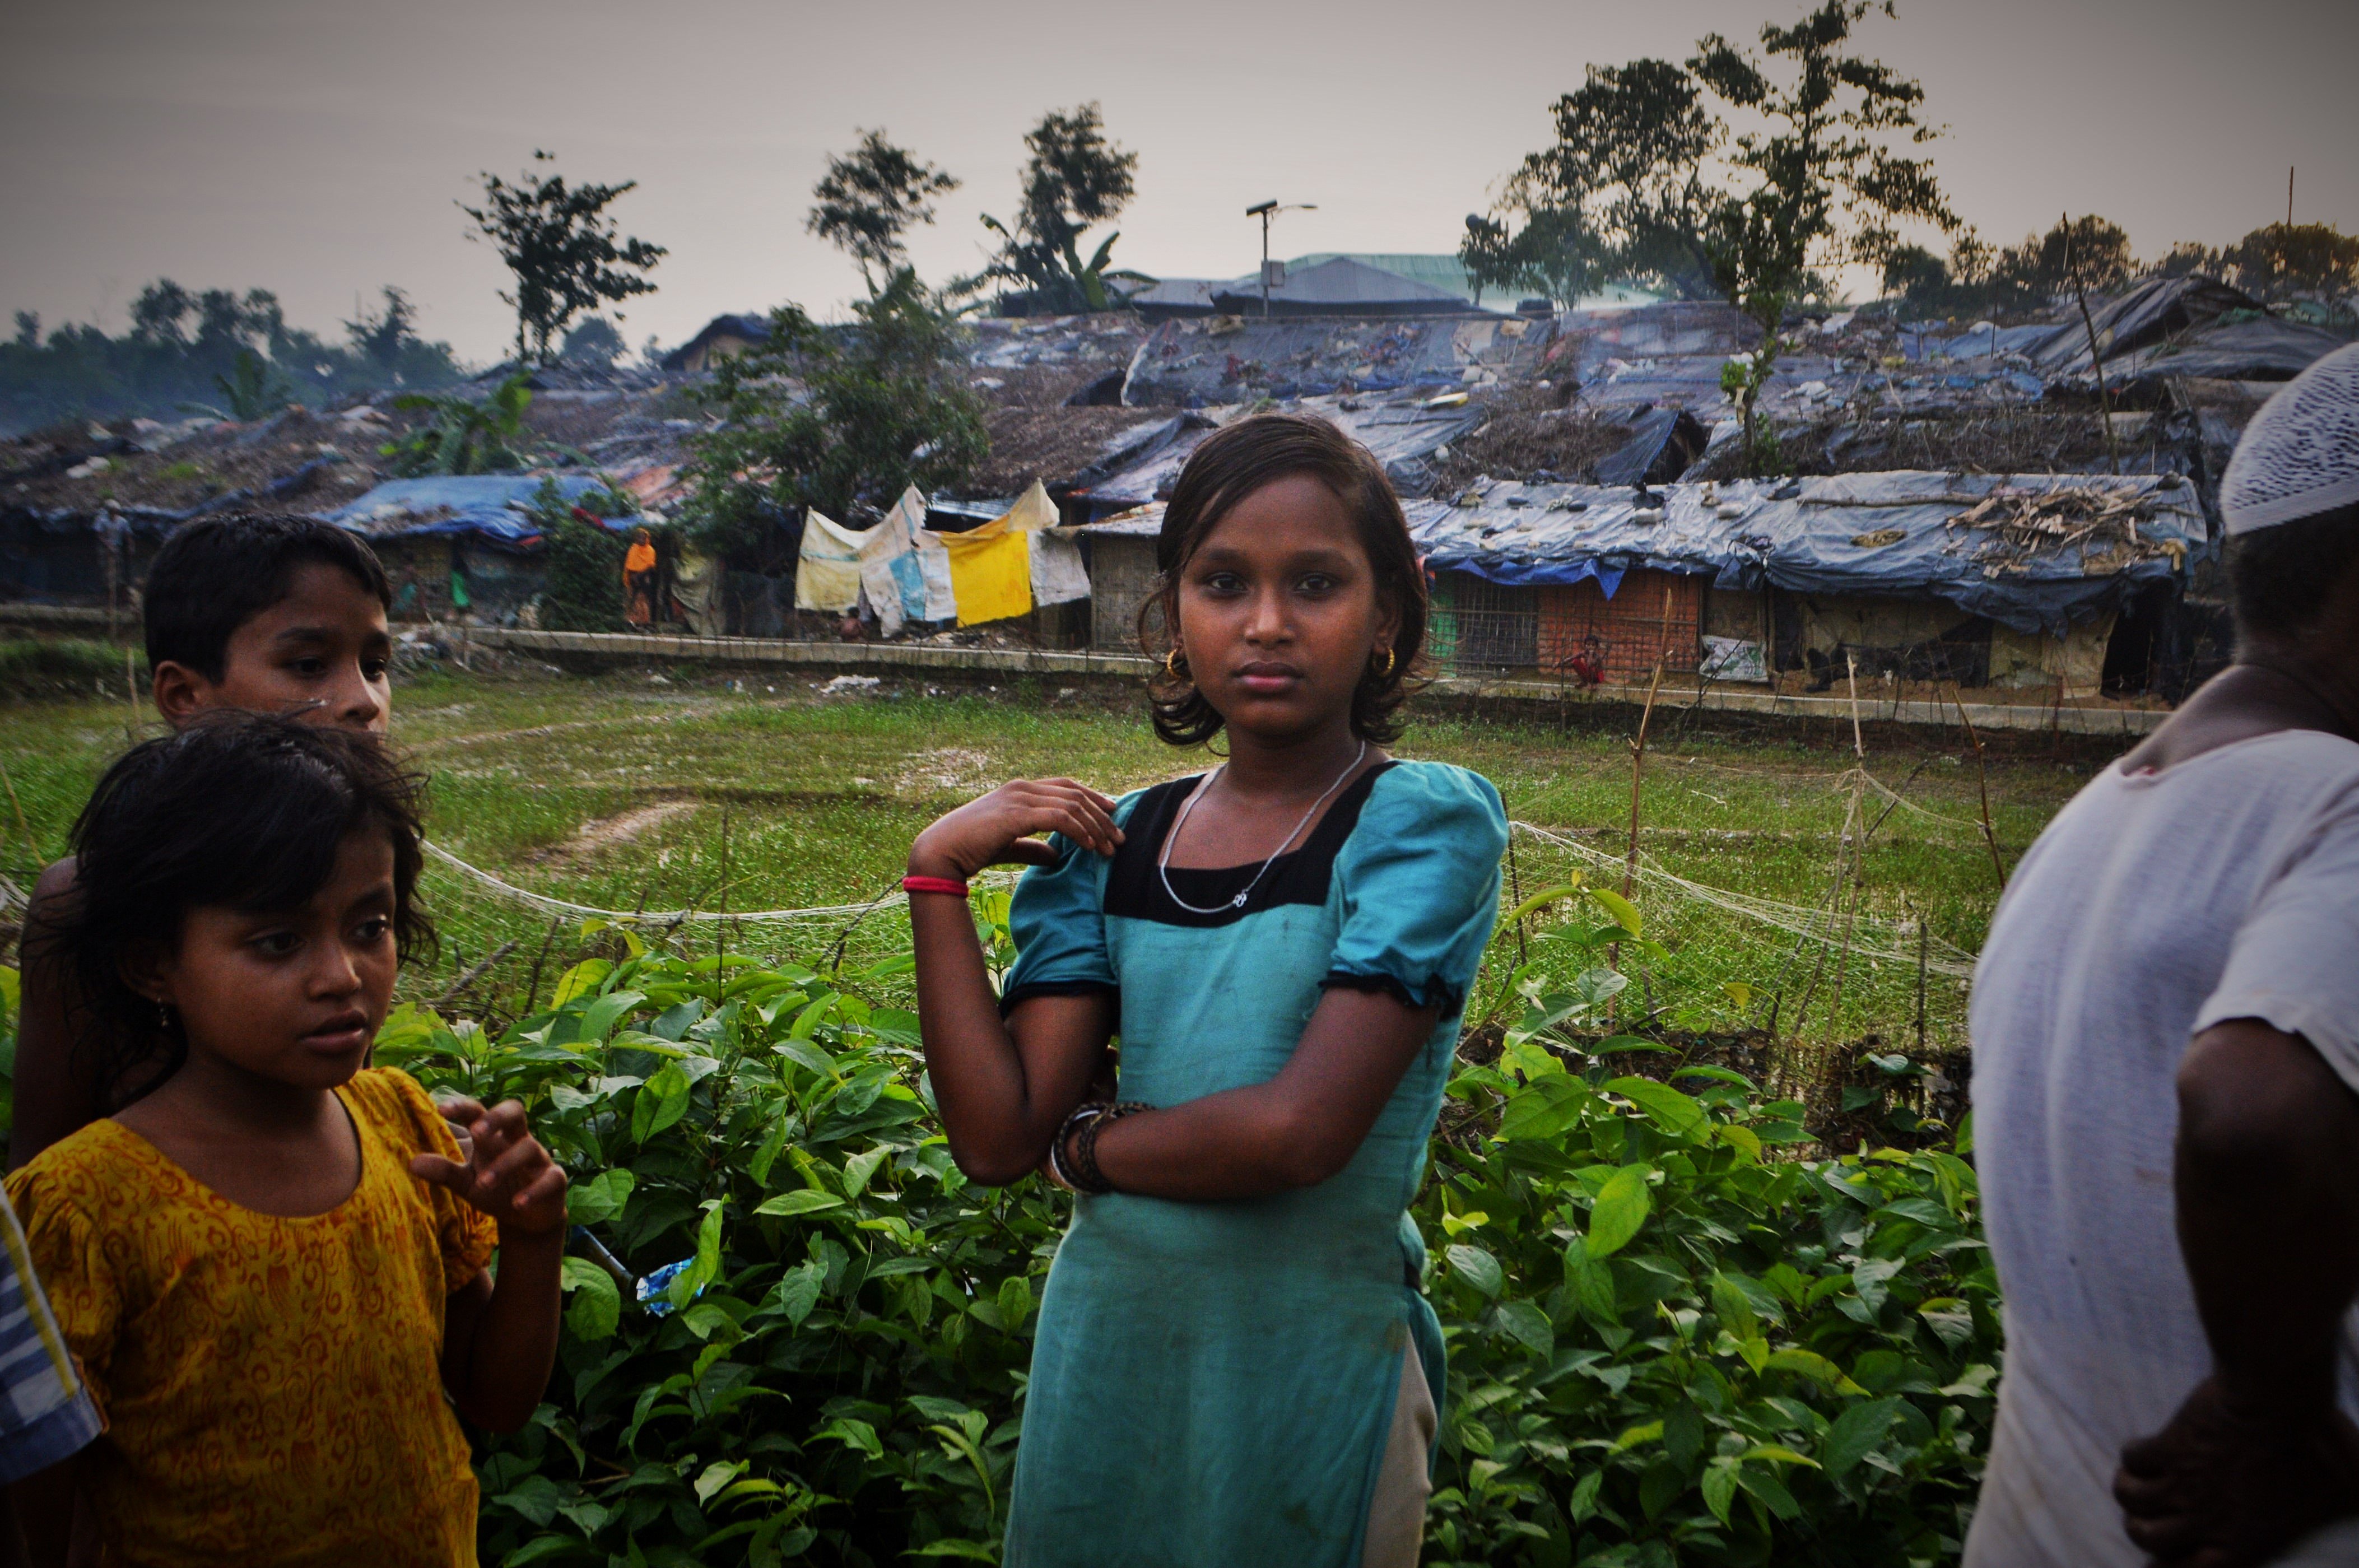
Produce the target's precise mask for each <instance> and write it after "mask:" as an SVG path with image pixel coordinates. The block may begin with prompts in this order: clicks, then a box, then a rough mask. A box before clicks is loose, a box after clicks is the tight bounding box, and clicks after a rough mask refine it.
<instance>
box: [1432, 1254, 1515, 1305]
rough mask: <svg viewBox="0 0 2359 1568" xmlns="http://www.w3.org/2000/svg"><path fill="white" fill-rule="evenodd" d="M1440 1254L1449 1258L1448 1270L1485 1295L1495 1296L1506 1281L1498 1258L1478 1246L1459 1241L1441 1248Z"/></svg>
mask: <svg viewBox="0 0 2359 1568" xmlns="http://www.w3.org/2000/svg"><path fill="white" fill-rule="evenodd" d="M1441 1256H1442V1257H1443V1258H1447V1259H1448V1260H1449V1263H1450V1271H1451V1273H1452V1274H1455V1275H1457V1276H1458V1277H1459V1278H1460V1279H1463V1280H1465V1281H1466V1282H1467V1283H1468V1284H1469V1285H1472V1286H1473V1287H1474V1288H1475V1289H1476V1290H1480V1291H1482V1292H1483V1293H1484V1295H1486V1296H1496V1295H1497V1294H1498V1293H1499V1291H1500V1289H1501V1288H1502V1287H1503V1286H1504V1285H1505V1284H1506V1275H1505V1274H1504V1273H1503V1272H1501V1270H1500V1268H1499V1260H1498V1259H1497V1258H1494V1257H1492V1256H1491V1255H1490V1254H1489V1253H1487V1252H1485V1251H1484V1250H1483V1249H1482V1248H1481V1247H1472V1246H1469V1245H1467V1244H1466V1243H1465V1242H1460V1243H1458V1244H1457V1245H1455V1246H1453V1247H1444V1248H1442V1252H1441Z"/></svg>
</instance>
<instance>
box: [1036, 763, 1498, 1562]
mask: <svg viewBox="0 0 2359 1568" xmlns="http://www.w3.org/2000/svg"><path fill="white" fill-rule="evenodd" d="M1195 784H1196V780H1195V779H1180V780H1178V781H1177V782H1174V783H1170V784H1164V785H1160V786H1158V787H1157V788H1155V789H1147V790H1143V791H1140V792H1138V793H1136V794H1134V795H1130V796H1126V797H1125V798H1124V799H1123V800H1122V801H1121V802H1119V804H1118V805H1117V806H1116V809H1115V813H1114V816H1115V820H1116V821H1117V822H1120V823H1121V824H1122V825H1123V827H1124V830H1125V835H1126V839H1125V844H1123V846H1122V848H1121V849H1120V850H1119V851H1118V852H1117V853H1116V854H1115V855H1114V857H1113V858H1112V859H1111V860H1108V859H1106V858H1104V857H1102V856H1100V855H1093V854H1091V853H1088V852H1087V851H1076V850H1075V849H1074V848H1073V847H1072V846H1071V844H1067V843H1065V842H1064V841H1062V840H1061V839H1060V840H1059V841H1057V843H1058V846H1059V848H1060V849H1061V850H1063V851H1064V854H1063V855H1062V857H1061V858H1060V860H1059V861H1058V862H1057V863H1056V864H1055V865H1053V866H1043V867H1039V868H1036V869H1035V870H1033V871H1031V872H1028V873H1027V874H1026V876H1025V877H1024V880H1023V882H1022V884H1021V885H1020V886H1019V887H1017V889H1016V898H1015V904H1014V912H1013V915H1012V918H1011V924H1012V926H1013V928H1014V932H1015V938H1016V947H1017V949H1018V957H1017V960H1016V965H1015V967H1014V969H1013V970H1011V971H1010V972H1009V975H1008V976H1007V983H1006V988H1005V992H1004V1003H1005V1005H1006V1006H1013V1005H1014V1004H1015V1003H1016V1002H1017V1001H1020V1000H1022V999H1023V998H1024V997H1026V996H1036V995H1043V994H1065V995H1071V994H1076V993H1082V992H1090V991H1107V992H1113V993H1115V994H1117V995H1118V996H1119V999H1120V1007H1121V1019H1122V1022H1121V1040H1122V1088H1121V1094H1122V1097H1123V1098H1124V1099H1126V1100H1143V1101H1145V1102H1147V1104H1149V1105H1180V1104H1182V1103H1184V1102H1186V1101H1189V1100H1193V1099H1196V1098H1199V1097H1201V1096H1202V1095H1205V1094H1216V1093H1218V1092H1220V1091H1221V1090H1223V1089H1233V1088H1237V1087H1240V1086H1242V1085H1245V1084H1252V1083H1266V1082H1267V1081H1268V1080H1270V1079H1271V1078H1274V1077H1276V1076H1277V1073H1278V1070H1279V1069H1280V1068H1282V1067H1283V1066H1285V1064H1286V1062H1287V1061H1288V1059H1289V1058H1290V1057H1291V1056H1292V1055H1293V1054H1294V1049H1295V1045H1296V1042H1297V1041H1298V1040H1299V1039H1300V1038H1301V1035H1302V1030H1303V1029H1304V1027H1305V1026H1306V1025H1307V1024H1308V1023H1309V1022H1310V1015H1311V1012H1312V1011H1313V1009H1315V1008H1316V1007H1318V1006H1319V1002H1320V998H1321V996H1322V995H1323V994H1324V991H1325V989H1326V987H1328V986H1331V985H1343V986H1350V987H1352V988H1354V989H1366V990H1381V991H1386V992H1389V993H1391V994H1393V995H1395V996H1399V997H1400V998H1402V999H1403V1000H1404V1001H1405V1002H1407V1003H1408V1004H1410V1005H1411V1006H1415V1007H1423V1006H1425V1005H1426V1004H1427V1003H1429V1002H1435V1001H1438V1002H1439V1003H1440V1008H1441V1015H1440V1019H1439V1021H1438V1022H1437V1023H1436V1024H1435V1025H1434V1029H1433V1033H1432V1035H1431V1037H1430V1038H1429V1039H1428V1040H1427V1041H1426V1043H1425V1049H1424V1050H1423V1051H1421V1052H1419V1055H1418V1058H1417V1060H1416V1062H1414V1063H1413V1064H1412V1065H1411V1066H1410V1068H1409V1070H1408V1073H1407V1074H1406V1075H1405V1076H1404V1077H1403V1078H1402V1080H1401V1083H1400V1086H1399V1088H1398V1089H1397V1090H1396V1091H1395V1092H1394V1094H1393V1096H1392V1099H1391V1100H1390V1101H1389V1102H1388V1103H1387V1104H1386V1106H1385V1108H1384V1111H1383V1113H1382V1114H1381V1115H1380V1116H1378V1117H1377V1118H1376V1124H1375V1128H1374V1129H1373V1130H1372V1131H1371V1132H1370V1133H1369V1134H1368V1137H1367V1140H1366V1141H1365V1142H1364V1143H1363V1144H1362V1145H1361V1146H1360V1149H1359V1152H1358V1153H1357V1154H1355V1155H1354V1156H1353V1159H1352V1160H1351V1162H1350V1164H1348V1165H1347V1166H1345V1167H1344V1169H1343V1171H1342V1172H1341V1173H1340V1174H1338V1175H1336V1176H1334V1177H1332V1179H1330V1180H1328V1181H1324V1182H1321V1184H1320V1185H1318V1186H1316V1187H1311V1188H1306V1189H1304V1190H1302V1191H1299V1192H1286V1193H1282V1194H1279V1195H1277V1196H1275V1197H1268V1198H1258V1199H1250V1200H1245V1201H1241V1202H1234V1203H1176V1202H1171V1201H1169V1200H1166V1199H1160V1198H1147V1197H1139V1196H1136V1195H1134V1194H1129V1193H1119V1192H1117V1193H1112V1194H1108V1195H1106V1196H1103V1197H1082V1198H1078V1199H1076V1200H1075V1202H1074V1205H1073V1223H1072V1225H1071V1229H1069V1230H1068V1231H1067V1232H1066V1234H1065V1238H1064V1240H1063V1242H1062V1243H1061V1244H1060V1246H1059V1247H1058V1250H1057V1258H1056V1262H1055V1264H1054V1266H1053V1267H1052V1268H1051V1269H1049V1283H1048V1288H1047V1290H1046V1292H1045V1294H1044V1295H1043V1297H1042V1301H1041V1304H1040V1318H1039V1326H1038V1336H1037V1338H1036V1340H1035V1343H1034V1345H1033V1352H1032V1379H1031V1384H1030V1391H1029V1393H1028V1395H1027V1399H1026V1402H1025V1410H1024V1436H1023V1441H1022V1443H1021V1445H1020V1446H1019V1448H1018V1450H1017V1454H1016V1483H1015V1489H1014V1497H1013V1500H1012V1503H1011V1507H1010V1516H1009V1519H1008V1526H1007V1544H1006V1562H1007V1563H1008V1568H1260V1565H1265V1564H1266V1565H1267V1568H1358V1564H1359V1563H1360V1561H1361V1555H1362V1539H1361V1538H1362V1535H1363V1532H1364V1528H1365V1524H1366V1519H1367V1516H1368V1505H1369V1500H1370V1496H1371V1493H1372V1489H1373V1487H1374V1485H1375V1479H1376V1474H1377V1466H1378V1464H1379V1461H1380V1460H1381V1459H1382V1457H1383V1452H1384V1446H1385V1442H1386V1436H1387V1432H1388V1429H1389V1425H1390V1421H1391V1418H1392V1410H1393V1403H1394V1400H1395V1399H1396V1398H1397V1394H1398V1391H1399V1388H1400V1379H1401V1369H1402V1368H1401V1364H1402V1357H1403V1355H1404V1353H1405V1352H1407V1351H1408V1350H1409V1349H1410V1348H1411V1347H1414V1348H1415V1350H1416V1352H1417V1354H1418V1355H1419V1357H1420V1358H1421V1359H1422V1361H1423V1369H1424V1372H1425V1377H1426V1382H1427V1384H1428V1386H1429V1387H1430V1388H1431V1389H1432V1391H1433V1395H1434V1398H1435V1399H1436V1400H1437V1401H1439V1400H1440V1398H1441V1396H1442V1392H1443V1390H1444V1388H1446V1384H1445V1383H1444V1380H1443V1376H1442V1349H1441V1334H1440V1324H1439V1323H1437V1322H1436V1321H1435V1319H1434V1315H1433V1309H1432V1308H1431V1307H1430V1306H1429V1305H1428V1304H1427V1303H1426V1301H1425V1298H1424V1296H1423V1295H1421V1294H1420V1293H1419V1289H1418V1281H1419V1278H1420V1275H1421V1271H1422V1269H1423V1267H1424V1262H1425V1248H1424V1246H1423V1244H1422V1243H1421V1242H1420V1241H1419V1238H1418V1235H1417V1231H1416V1228H1415V1226H1414V1225H1411V1224H1410V1222H1409V1218H1408V1212H1407V1210H1408V1204H1409V1203H1410V1202H1411V1201H1412V1200H1413V1199H1414V1198H1415V1196H1416V1194H1417V1190H1418V1183H1419V1179H1420V1178H1421V1176H1422V1175H1423V1172H1424V1168H1425V1146H1426V1141H1427V1139H1428V1138H1430V1136H1431V1134H1432V1131H1433V1123H1434V1117H1435V1116H1436V1115H1437V1114H1438V1113H1439V1111H1440V1105H1441V1091H1442V1085H1443V1083H1445V1082H1446V1081H1447V1080H1448V1078H1449V1075H1450V1066H1451V1057H1452V1055H1453V1053H1454V1052H1455V1051H1456V1048H1457V1042H1458V1032H1459V1026H1460V1021H1461V1014H1462V1009H1463V1007H1464V1004H1465V998H1466V994H1467V991H1468V988H1469V987H1470V986H1471V985H1473V981H1474V976H1475V973H1476V971H1477V969H1478V968H1479V966H1480V965H1481V963H1482V957H1483V949H1484V944H1485V943H1486V942H1488V941H1489V940H1490V935H1491V928H1492V925H1493V923H1494V922H1495V920H1497V918H1498V903H1499V856H1500V854H1501V852H1502V851H1503V850H1504V849H1505V848H1506V839H1507V827H1506V813H1505V812H1504V811H1502V810H1501V809H1500V805H1499V793H1498V791H1497V790H1496V789H1493V788H1492V786H1491V784H1490V782H1489V781H1488V780H1487V779H1483V778H1482V777H1480V776H1479V775H1476V774H1473V773H1469V772H1467V771H1466V770H1464V769H1463V768H1451V767H1447V766H1444V765H1441V764H1439V763H1429V762H1393V763H1388V764H1385V765H1383V766H1381V767H1379V768H1374V769H1371V770H1370V771H1369V772H1367V773H1366V774H1364V775H1362V776H1361V778H1359V779H1355V780H1353V783H1352V785H1351V787H1350V788H1348V789H1345V790H1344V791H1343V793H1342V794H1341V795H1339V796H1338V797H1337V798H1336V800H1335V802H1334V803H1333V805H1332V806H1331V807H1330V808H1329V810H1328V812H1327V815H1326V816H1325V818H1324V819H1322V820H1321V822H1320V824H1319V825H1318V826H1317V827H1316V828H1314V829H1313V830H1312V831H1311V834H1310V838H1309V839H1307V840H1306V841H1305V842H1304V843H1303V844H1302V846H1301V847H1300V848H1299V849H1297V850H1295V851H1294V852H1292V853H1291V854H1288V855H1282V856H1280V857H1279V858H1278V860H1277V861H1276V862H1275V863H1274V864H1272V866H1270V868H1269V871H1268V874H1267V875H1266V876H1265V877H1263V878H1262V880H1261V882H1260V884H1259V885H1258V886H1257V887H1255V888H1254V891H1253V894H1252V897H1251V898H1250V899H1249V900H1248V901H1247V902H1246V904H1245V907H1244V908H1243V909H1232V908H1227V907H1225V906H1226V905H1227V902H1228V900H1229V899H1230V898H1234V896H1235V895H1236V894H1237V893H1238V892H1239V891H1241V890H1243V888H1244V887H1245V885H1246V883H1247V881H1248V880H1249V879H1250V877H1252V875H1253V872H1254V870H1255V869H1256V868H1255V867H1252V866H1245V867H1238V868H1234V869H1224V870H1181V869H1174V870H1173V871H1172V872H1171V874H1170V875H1171V883H1172V887H1173V888H1174V889H1175V890H1176V891H1177V892H1178V893H1179V896H1180V898H1183V899H1185V900H1186V901H1187V902H1188V903H1190V904H1194V905H1197V906H1199V907H1200V908H1201V907H1210V906H1216V905H1217V906H1223V908H1221V910H1220V912H1219V913H1217V914H1212V915H1199V914H1192V913H1190V912H1189V911H1188V910H1186V909H1181V908H1180V906H1179V905H1178V904H1177V903H1175V902H1174V901H1173V900H1172V898H1170V897H1169V895H1168V894H1167V893H1166V892H1165V891H1164V889H1163V887H1162V885H1161V882H1160V879H1159V878H1158V877H1157V876H1156V872H1155V860H1156V856H1157V855H1158V852H1159V851H1160V849H1161V847H1162V844H1163V840H1164V837H1165V835H1166V834H1167V833H1169V831H1170V826H1171V822H1172V819H1173V817H1174V815H1175V814H1176V813H1177V811H1178V810H1179V807H1180V803H1181V802H1182V801H1183V800H1185V799H1186V798H1187V795H1188V792H1189V790H1190V789H1193V788H1194V787H1195Z"/></svg>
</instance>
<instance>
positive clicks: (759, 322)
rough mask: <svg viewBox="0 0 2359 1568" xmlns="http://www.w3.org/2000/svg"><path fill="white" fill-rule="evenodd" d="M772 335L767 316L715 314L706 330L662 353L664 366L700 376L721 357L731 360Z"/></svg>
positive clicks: (705, 324)
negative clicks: (666, 352) (668, 351)
mask: <svg viewBox="0 0 2359 1568" xmlns="http://www.w3.org/2000/svg"><path fill="white" fill-rule="evenodd" d="M769 336H770V321H769V318H768V317H766V316H762V315H757V314H752V313H739V314H734V315H727V316H715V317H713V318H712V320H711V321H707V322H705V323H704V326H703V329H702V330H701V331H700V332H698V333H697V334H696V335H695V336H694V337H692V338H690V339H689V340H688V341H687V342H686V343H682V344H680V345H679V347H678V348H676V349H674V350H672V351H671V352H670V353H669V354H666V355H664V356H663V359H662V361H661V363H662V365H663V368H664V369H666V370H670V371H680V372H685V373H687V374H690V375H698V374H701V373H702V372H704V371H707V370H710V369H712V366H713V365H715V364H716V363H718V362H719V361H721V360H724V359H732V358H734V357H735V356H736V355H738V354H744V353H745V351H746V350H747V349H749V348H752V347H753V346H754V345H755V344H756V343H764V342H766V341H767V340H768V338H769Z"/></svg>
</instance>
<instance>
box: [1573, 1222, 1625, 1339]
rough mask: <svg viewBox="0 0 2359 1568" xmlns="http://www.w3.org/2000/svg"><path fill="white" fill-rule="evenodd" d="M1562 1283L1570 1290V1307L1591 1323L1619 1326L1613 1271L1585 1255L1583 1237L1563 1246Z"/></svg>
mask: <svg viewBox="0 0 2359 1568" xmlns="http://www.w3.org/2000/svg"><path fill="white" fill-rule="evenodd" d="M1564 1282H1565V1283H1566V1284H1567V1285H1568V1286H1570V1287H1571V1290H1572V1299H1573V1304H1574V1305H1575V1306H1577V1307H1579V1308H1580V1310H1581V1311H1582V1313H1584V1314H1585V1315H1586V1316H1588V1317H1589V1318H1590V1319H1591V1320H1593V1322H1596V1323H1603V1324H1606V1325H1608V1326H1614V1325H1618V1324H1619V1323H1621V1321H1622V1314H1621V1312H1620V1310H1619V1309H1618V1308H1617V1307H1616V1305H1615V1304H1614V1275H1613V1271H1612V1270H1610V1269H1607V1268H1606V1267H1605V1266H1604V1265H1603V1264H1602V1263H1600V1262H1598V1261H1597V1260H1596V1259H1595V1258H1592V1257H1591V1256H1590V1255H1589V1243H1588V1241H1587V1239H1586V1238H1584V1237H1582V1236H1574V1237H1573V1238H1572V1239H1571V1240H1570V1241H1568V1242H1566V1243H1565V1244H1564Z"/></svg>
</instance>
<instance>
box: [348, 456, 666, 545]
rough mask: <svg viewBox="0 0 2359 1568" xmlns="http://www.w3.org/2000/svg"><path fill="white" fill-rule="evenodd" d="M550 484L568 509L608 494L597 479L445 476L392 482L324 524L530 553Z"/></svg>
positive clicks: (620, 521) (616, 523)
mask: <svg viewBox="0 0 2359 1568" xmlns="http://www.w3.org/2000/svg"><path fill="white" fill-rule="evenodd" d="M549 482H553V483H554V484H555V485H557V492H558V494H559V495H562V496H564V497H565V499H566V501H567V502H568V503H569V504H571V503H578V502H579V501H580V500H581V498H582V496H583V495H588V494H590V493H592V492H595V493H597V494H599V495H603V494H605V491H606V483H605V480H604V479H603V477H600V476H598V475H594V474H464V475H461V474H441V475H438V476H435V477H432V478H427V479H391V480H387V481H386V483H385V484H383V485H378V486H377V487H376V488H375V489H374V490H372V491H370V492H369V493H368V494H367V495H363V496H361V497H360V498H359V499H358V500H355V501H349V502H346V503H345V504H344V505H343V506H338V507H336V508H335V509H334V510H333V511H329V512H322V513H321V514H320V516H321V520H322V521H325V522H331V523H334V524H336V525H337V526H338V527H339V528H350V529H352V530H353V532H354V533H357V534H363V535H365V536H367V537H368V538H370V539H414V538H417V537H419V536H420V535H427V534H473V535H476V536H478V537H479V538H482V539H490V540H493V541H495V542H497V543H500V544H505V545H507V546H509V547H511V548H514V549H530V548H532V547H534V546H536V545H538V543H539V542H540V525H539V524H538V522H536V521H534V519H533V517H532V514H531V513H530V512H529V511H527V507H529V506H531V505H532V501H533V497H534V496H535V495H538V494H539V493H540V487H541V485H543V484H544V483H549ZM602 520H603V522H604V523H605V526H606V527H607V528H612V529H614V530H615V531H617V532H620V531H623V530H625V529H628V528H636V527H637V526H638V523H637V519H636V518H632V517H608V518H604V519H602Z"/></svg>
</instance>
